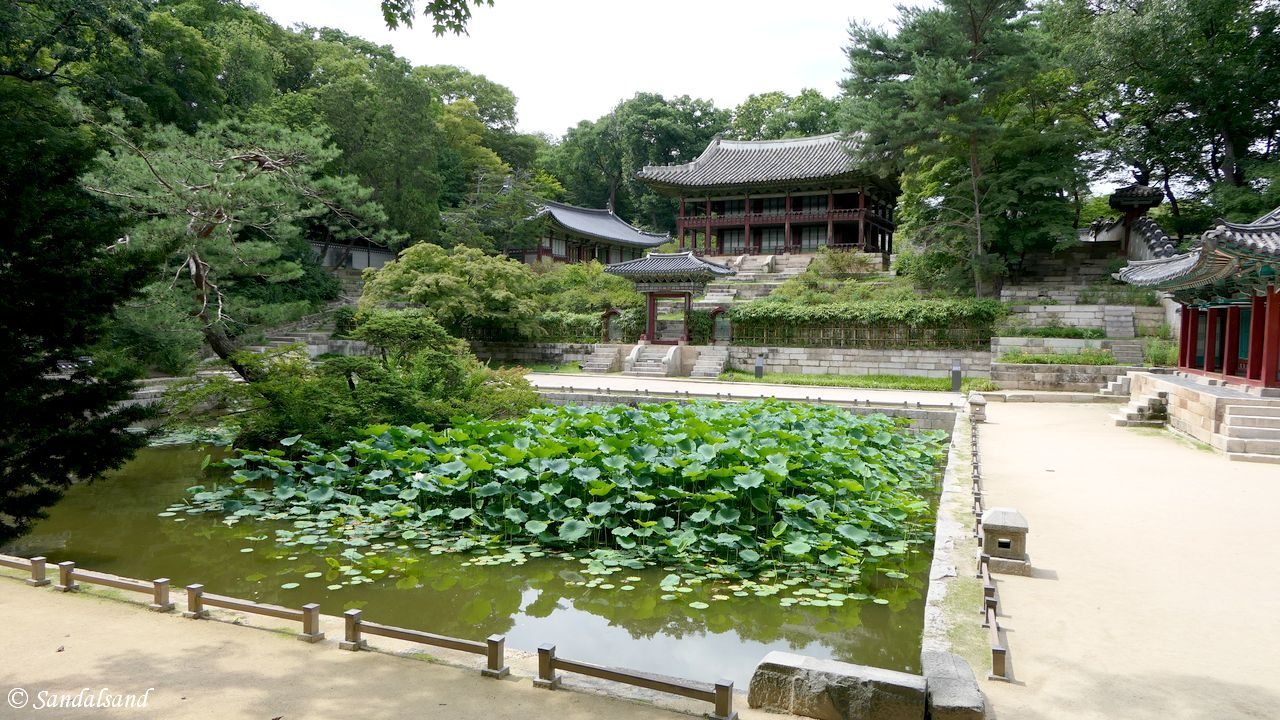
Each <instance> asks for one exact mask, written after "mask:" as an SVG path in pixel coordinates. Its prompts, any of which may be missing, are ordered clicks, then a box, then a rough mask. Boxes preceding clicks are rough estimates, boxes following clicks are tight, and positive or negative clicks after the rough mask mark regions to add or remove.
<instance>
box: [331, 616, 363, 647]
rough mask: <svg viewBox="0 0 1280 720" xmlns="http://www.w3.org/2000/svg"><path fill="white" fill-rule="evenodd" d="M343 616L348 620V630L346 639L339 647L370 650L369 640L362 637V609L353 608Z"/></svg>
mask: <svg viewBox="0 0 1280 720" xmlns="http://www.w3.org/2000/svg"><path fill="white" fill-rule="evenodd" d="M342 617H343V619H344V620H346V632H345V633H344V639H343V640H342V641H341V642H339V643H338V647H340V648H342V649H343V650H351V651H353V652H354V651H356V650H368V649H369V642H368V641H367V640H364V639H362V638H361V637H360V611H359V610H355V609H351V610H348V611H346V612H344V613H342Z"/></svg>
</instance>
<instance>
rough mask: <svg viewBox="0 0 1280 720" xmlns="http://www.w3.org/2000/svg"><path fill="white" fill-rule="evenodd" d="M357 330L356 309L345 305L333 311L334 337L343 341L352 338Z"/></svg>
mask: <svg viewBox="0 0 1280 720" xmlns="http://www.w3.org/2000/svg"><path fill="white" fill-rule="evenodd" d="M355 329H356V309H355V308H353V307H351V306H350V305H344V306H343V307H340V308H338V309H337V310H334V311H333V337H335V338H339V339H343V338H349V337H351V333H352V332H353V331H354V330H355Z"/></svg>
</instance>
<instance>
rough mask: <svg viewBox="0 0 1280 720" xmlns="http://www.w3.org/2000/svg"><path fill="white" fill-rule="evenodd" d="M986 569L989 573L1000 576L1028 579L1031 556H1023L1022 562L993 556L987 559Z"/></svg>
mask: <svg viewBox="0 0 1280 720" xmlns="http://www.w3.org/2000/svg"><path fill="white" fill-rule="evenodd" d="M987 567H988V568H989V569H990V570H991V572H993V573H999V574H1001V575H1021V576H1023V577H1030V576H1031V556H1030V555H1024V556H1023V559H1022V560H1014V559H1012V558H1002V557H994V556H993V557H990V558H988V560H987Z"/></svg>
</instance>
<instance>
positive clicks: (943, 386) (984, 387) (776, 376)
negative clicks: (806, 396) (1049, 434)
mask: <svg viewBox="0 0 1280 720" xmlns="http://www.w3.org/2000/svg"><path fill="white" fill-rule="evenodd" d="M720 379H721V380H729V381H732V382H751V383H776V384H779V385H817V386H821V387H852V388H873V389H879V390H924V391H929V392H950V391H951V378H931V377H917V376H915V375H831V374H825V373H824V374H813V375H809V374H805V373H776V372H775V373H770V372H767V373H765V375H764V377H763V378H757V377H756V375H755V373H754V372H747V371H746V370H726V371H724V372H723V373H721V374H720ZM998 389H999V387H998V386H997V385H996V384H995V383H993V382H991V381H990V380H988V379H986V378H975V377H966V378H964V379H963V380H961V382H960V391H961V392H969V391H971V390H973V391H977V392H988V391H993V390H998Z"/></svg>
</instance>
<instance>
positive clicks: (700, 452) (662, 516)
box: [7, 402, 944, 684]
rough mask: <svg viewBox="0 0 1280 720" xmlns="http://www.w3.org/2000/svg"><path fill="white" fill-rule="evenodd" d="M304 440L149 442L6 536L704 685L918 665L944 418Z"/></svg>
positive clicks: (559, 426) (771, 416) (660, 415)
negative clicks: (21, 531)
mask: <svg viewBox="0 0 1280 720" xmlns="http://www.w3.org/2000/svg"><path fill="white" fill-rule="evenodd" d="M285 442H286V444H287V447H288V448H289V450H290V451H291V452H290V453H289V454H288V456H287V457H286V453H285V452H284V448H282V449H273V450H271V451H269V452H247V453H241V454H240V455H239V456H238V457H233V458H230V459H229V460H230V463H229V464H230V469H229V470H228V469H225V468H222V469H220V468H216V467H209V468H206V467H205V464H206V463H205V460H206V453H205V451H203V450H198V449H194V448H154V449H150V450H147V451H145V452H144V453H143V454H141V455H140V456H139V457H138V458H137V459H136V460H135V461H134V462H133V463H131V464H130V465H129V466H128V467H126V468H125V469H123V470H122V471H121V472H119V473H117V474H116V475H115V476H113V477H112V478H110V479H109V480H107V481H104V482H101V483H97V484H94V485H90V486H82V487H77V488H75V489H73V491H72V492H71V493H69V494H68V495H67V497H66V498H65V499H64V500H63V502H61V503H60V504H59V505H58V506H57V507H55V508H54V509H53V510H52V512H51V514H50V517H49V518H48V519H47V520H46V521H44V522H43V523H41V524H40V525H39V526H38V527H37V528H36V529H35V530H34V532H33V533H31V534H30V535H28V536H27V537H25V538H23V539H22V540H21V541H19V542H17V543H15V544H13V545H11V546H10V547H9V548H7V551H9V552H14V553H18V554H24V555H32V554H44V555H46V556H48V557H49V558H50V559H51V560H55V561H56V560H60V559H72V560H75V561H76V562H77V563H79V564H80V565H81V566H83V567H87V568H91V569H95V570H103V571H107V572H115V573H119V574H123V575H130V576H134V577H142V578H147V577H158V576H162V575H167V576H169V577H172V578H173V579H174V582H175V585H181V584H186V583H189V582H201V583H204V584H205V586H206V587H207V588H208V589H209V590H210V591H212V592H220V593H227V594H233V595H238V596H241V597H248V598H253V599H257V600H262V601H267V602H277V603H282V604H288V605H300V604H302V603H305V602H319V603H321V605H322V608H323V610H324V611H325V612H328V613H332V614H336V613H338V612H340V611H341V610H342V609H346V608H352V607H360V608H364V609H365V611H366V616H367V617H369V618H370V619H374V620H377V621H380V622H388V623H393V624H398V625H404V626H406V627H413V628H419V629H424V630H429V631H432V632H438V633H445V634H450V635H456V636H460V637H468V638H481V637H484V636H486V635H488V634H491V633H505V634H506V635H507V637H508V646H509V647H512V648H516V649H523V650H532V649H533V648H535V647H536V646H537V645H539V644H541V643H544V642H556V643H557V644H558V646H559V649H560V652H561V653H562V654H564V655H565V656H568V657H573V658H575V659H582V660H586V661H592V662H600V663H607V664H613V665H622V666H627V667H633V668H636V669H640V670H649V671H656V672H663V673H667V674H674V675H682V676H686V677H690V678H696V679H713V678H714V677H715V676H726V677H729V678H731V679H733V680H735V681H736V682H738V683H740V684H745V683H746V681H747V680H748V679H749V677H750V673H751V670H752V668H753V667H754V665H755V663H756V662H757V661H758V660H759V658H760V657H761V656H763V654H764V653H766V652H768V651H769V650H775V649H785V650H790V651H794V652H801V653H805V654H810V655H814V656H817V657H824V658H834V659H840V660H847V661H850V662H858V663H865V664H872V665H877V666H880V667H886V668H896V669H902V670H908V671H911V670H915V669H916V667H917V664H918V653H919V642H920V631H921V627H922V623H923V607H922V597H921V594H922V592H923V588H924V586H925V582H926V579H927V578H926V573H927V568H928V563H929V557H928V551H929V547H930V539H931V538H930V533H931V530H932V519H933V516H932V504H931V502H930V500H931V498H932V492H933V487H934V483H935V478H936V476H937V467H936V466H935V463H937V462H938V460H939V459H940V457H941V454H942V451H943V448H944V444H943V443H944V441H943V439H942V438H941V437H940V436H936V435H932V434H922V435H913V434H910V433H906V432H904V431H902V429H901V428H900V427H899V426H898V425H897V423H896V421H894V420H891V419H888V418H862V417H859V416H854V415H851V414H848V413H845V412H843V411H839V410H834V409H822V408H809V407H803V406H795V405H788V404H785V403H770V402H762V403H750V404H742V405H724V406H721V405H717V404H714V403H707V404H695V405H689V406H675V405H668V406H654V407H646V408H641V409H633V408H621V407H620V408H613V409H610V410H587V409H581V408H557V409H553V410H548V411H538V412H536V413H534V414H533V415H530V416H528V417H526V418H523V419H521V420H519V421H515V422H493V423H487V422H471V423H463V424H460V425H458V426H456V427H454V428H451V429H450V430H448V431H441V432H433V431H430V430H428V429H425V428H386V427H379V428H371V429H370V431H369V434H368V436H367V437H363V438H361V439H359V440H355V441H352V442H350V443H347V444H346V445H344V446H343V447H341V448H327V449H326V448H317V447H314V446H309V445H307V444H306V443H305V441H303V440H300V439H294V438H289V439H286V441H285ZM575 500H576V501H577V502H575Z"/></svg>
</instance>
